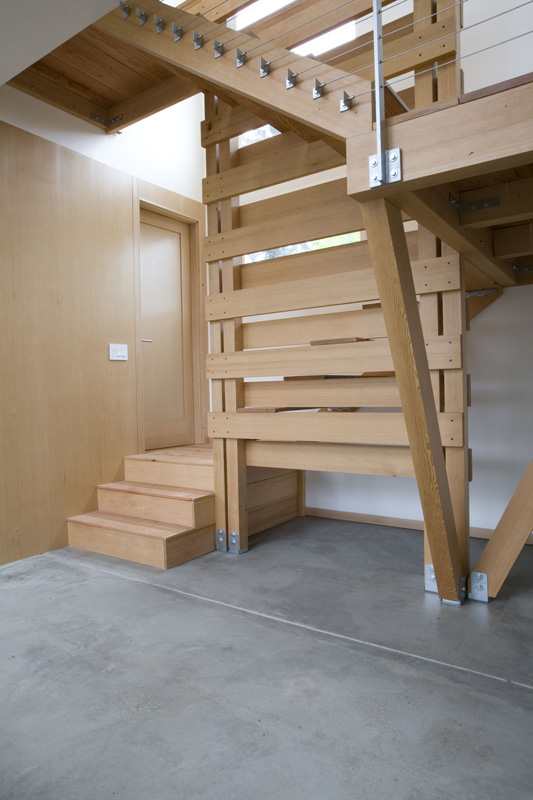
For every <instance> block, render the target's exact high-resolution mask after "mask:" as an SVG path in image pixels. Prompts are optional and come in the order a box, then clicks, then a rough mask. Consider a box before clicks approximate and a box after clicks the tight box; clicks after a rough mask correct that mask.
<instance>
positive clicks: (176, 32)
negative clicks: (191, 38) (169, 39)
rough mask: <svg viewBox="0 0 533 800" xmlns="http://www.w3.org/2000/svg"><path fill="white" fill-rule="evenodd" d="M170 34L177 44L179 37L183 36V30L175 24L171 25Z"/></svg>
mask: <svg viewBox="0 0 533 800" xmlns="http://www.w3.org/2000/svg"><path fill="white" fill-rule="evenodd" d="M172 33H173V34H174V41H175V42H179V41H180V39H181V37H182V36H183V28H182V26H181V25H176V23H175V22H173V23H172Z"/></svg>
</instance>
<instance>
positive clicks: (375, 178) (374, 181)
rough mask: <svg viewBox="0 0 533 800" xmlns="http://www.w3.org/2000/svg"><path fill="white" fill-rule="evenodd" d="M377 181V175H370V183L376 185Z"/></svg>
mask: <svg viewBox="0 0 533 800" xmlns="http://www.w3.org/2000/svg"><path fill="white" fill-rule="evenodd" d="M378 180H379V178H378V176H377V175H372V183H377V181H378Z"/></svg>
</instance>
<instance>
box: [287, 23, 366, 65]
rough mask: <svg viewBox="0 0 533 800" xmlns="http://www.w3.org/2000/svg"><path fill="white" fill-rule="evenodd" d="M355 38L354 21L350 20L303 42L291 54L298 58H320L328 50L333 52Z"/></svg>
mask: <svg viewBox="0 0 533 800" xmlns="http://www.w3.org/2000/svg"><path fill="white" fill-rule="evenodd" d="M355 36H356V32H355V20H352V21H351V22H347V23H346V25H341V26H340V27H339V28H335V29H334V30H332V31H328V32H327V33H323V34H321V35H320V36H317V37H315V38H314V39H311V40H310V41H308V42H305V44H301V45H299V47H294V48H293V50H292V52H293V53H296V54H297V55H299V56H320V55H322V53H326V52H327V51H328V50H333V48H334V47H340V45H341V44H346V42H352V41H353V40H354V39H355Z"/></svg>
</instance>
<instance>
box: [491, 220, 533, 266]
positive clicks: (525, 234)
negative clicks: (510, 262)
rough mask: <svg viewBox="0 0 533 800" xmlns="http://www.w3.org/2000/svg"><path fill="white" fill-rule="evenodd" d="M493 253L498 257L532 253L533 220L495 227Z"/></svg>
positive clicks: (513, 256) (512, 256)
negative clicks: (504, 226) (520, 223)
mask: <svg viewBox="0 0 533 800" xmlns="http://www.w3.org/2000/svg"><path fill="white" fill-rule="evenodd" d="M494 255H496V256H497V257H498V258H516V257H518V256H531V255H533V222H528V223H527V224H526V225H512V226H509V227H508V228H497V229H496V230H495V231H494Z"/></svg>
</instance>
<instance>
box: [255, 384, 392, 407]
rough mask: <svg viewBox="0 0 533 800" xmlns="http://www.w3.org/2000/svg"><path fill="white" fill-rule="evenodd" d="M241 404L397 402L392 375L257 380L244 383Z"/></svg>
mask: <svg viewBox="0 0 533 800" xmlns="http://www.w3.org/2000/svg"><path fill="white" fill-rule="evenodd" d="M244 404H245V406H259V407H261V406H262V407H267V408H269V407H274V408H276V407H278V408H305V407H308V408H315V407H316V408H321V407H325V408H328V407H331V408H337V407H342V406H344V407H351V406H358V407H361V406H363V407H364V406H367V407H368V406H372V407H376V408H377V407H383V408H397V407H399V406H400V405H401V403H400V394H399V392H398V385H397V383H396V380H395V378H331V379H329V378H328V379H327V380H315V379H313V380H305V379H302V380H298V381H257V382H249V383H245V384H244Z"/></svg>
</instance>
